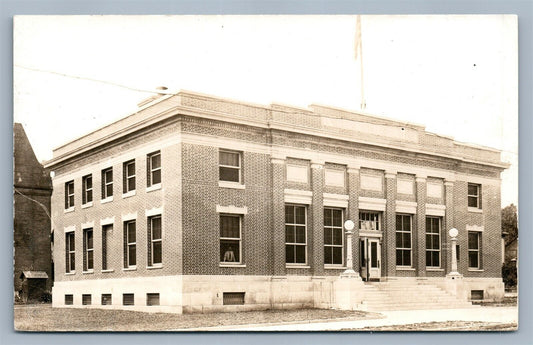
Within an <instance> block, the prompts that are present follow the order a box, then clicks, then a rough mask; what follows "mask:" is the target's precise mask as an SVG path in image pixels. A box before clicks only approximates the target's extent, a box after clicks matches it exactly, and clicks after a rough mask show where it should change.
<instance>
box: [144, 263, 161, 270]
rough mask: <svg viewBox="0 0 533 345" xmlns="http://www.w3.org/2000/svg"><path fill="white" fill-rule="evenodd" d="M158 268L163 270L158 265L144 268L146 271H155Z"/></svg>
mask: <svg viewBox="0 0 533 345" xmlns="http://www.w3.org/2000/svg"><path fill="white" fill-rule="evenodd" d="M158 268H163V265H161V264H158V265H153V266H146V269H147V270H155V269H158Z"/></svg>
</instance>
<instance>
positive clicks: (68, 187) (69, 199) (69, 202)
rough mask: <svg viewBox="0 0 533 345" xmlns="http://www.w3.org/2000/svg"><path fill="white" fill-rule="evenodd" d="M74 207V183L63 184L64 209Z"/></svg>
mask: <svg viewBox="0 0 533 345" xmlns="http://www.w3.org/2000/svg"><path fill="white" fill-rule="evenodd" d="M71 207H74V181H70V182H67V183H65V209H69V208H71Z"/></svg>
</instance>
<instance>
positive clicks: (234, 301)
mask: <svg viewBox="0 0 533 345" xmlns="http://www.w3.org/2000/svg"><path fill="white" fill-rule="evenodd" d="M222 303H223V304H224V305H243V304H244V292H224V293H223V295H222Z"/></svg>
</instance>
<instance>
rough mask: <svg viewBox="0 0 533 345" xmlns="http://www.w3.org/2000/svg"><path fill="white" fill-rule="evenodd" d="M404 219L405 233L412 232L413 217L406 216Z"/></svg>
mask: <svg viewBox="0 0 533 345" xmlns="http://www.w3.org/2000/svg"><path fill="white" fill-rule="evenodd" d="M402 218H403V230H404V231H410V230H411V217H410V216H404V217H402Z"/></svg>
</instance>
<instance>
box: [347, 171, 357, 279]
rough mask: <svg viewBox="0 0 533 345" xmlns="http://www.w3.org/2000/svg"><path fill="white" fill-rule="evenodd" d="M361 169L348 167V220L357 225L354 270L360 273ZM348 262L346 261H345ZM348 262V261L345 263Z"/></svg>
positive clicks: (353, 251)
mask: <svg viewBox="0 0 533 345" xmlns="http://www.w3.org/2000/svg"><path fill="white" fill-rule="evenodd" d="M359 179H360V175H359V167H353V166H349V167H348V196H349V199H348V210H347V214H346V217H345V218H346V220H347V219H351V220H352V221H353V222H354V223H355V229H354V230H353V236H352V258H353V270H354V271H355V272H357V273H359V271H360V267H359V266H360V258H359ZM345 260H346V259H345ZM345 262H346V261H345Z"/></svg>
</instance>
